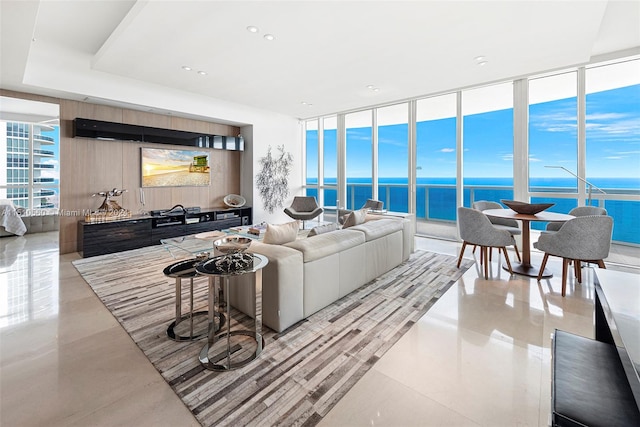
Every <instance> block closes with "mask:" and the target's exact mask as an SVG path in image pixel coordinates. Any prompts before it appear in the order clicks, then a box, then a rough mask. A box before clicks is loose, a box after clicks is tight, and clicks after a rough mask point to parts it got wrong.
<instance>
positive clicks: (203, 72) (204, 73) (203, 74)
mask: <svg viewBox="0 0 640 427" xmlns="http://www.w3.org/2000/svg"><path fill="white" fill-rule="evenodd" d="M198 74H200V75H201V76H206V75H207V72H206V71H198Z"/></svg>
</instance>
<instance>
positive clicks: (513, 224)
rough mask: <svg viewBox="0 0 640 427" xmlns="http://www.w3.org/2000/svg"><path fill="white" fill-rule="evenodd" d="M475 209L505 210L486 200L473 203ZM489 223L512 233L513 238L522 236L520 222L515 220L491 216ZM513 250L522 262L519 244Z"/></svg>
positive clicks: (497, 204)
mask: <svg viewBox="0 0 640 427" xmlns="http://www.w3.org/2000/svg"><path fill="white" fill-rule="evenodd" d="M473 209H477V210H479V211H486V210H487V209H504V206H502V205H501V204H500V203H498V202H489V201H486V200H479V201H477V202H473ZM487 216H488V215H487ZM489 221H491V224H493V226H494V227H496V228H499V229H501V230H507V231H508V232H509V233H511V235H512V236H519V235H520V234H522V230H520V227H519V226H518V221H516V220H515V219H508V218H496V217H493V216H489ZM514 242H515V240H514ZM513 248H514V249H515V250H516V256H517V257H518V261H520V262H522V259H521V258H520V251H518V245H517V243H514V244H513Z"/></svg>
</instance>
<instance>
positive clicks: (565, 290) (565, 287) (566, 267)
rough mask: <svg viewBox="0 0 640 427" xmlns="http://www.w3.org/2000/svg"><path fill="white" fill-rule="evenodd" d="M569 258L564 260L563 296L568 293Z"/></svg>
mask: <svg viewBox="0 0 640 427" xmlns="http://www.w3.org/2000/svg"><path fill="white" fill-rule="evenodd" d="M569 261H571V260H570V259H569V258H562V296H565V294H566V293H567V270H568V269H569Z"/></svg>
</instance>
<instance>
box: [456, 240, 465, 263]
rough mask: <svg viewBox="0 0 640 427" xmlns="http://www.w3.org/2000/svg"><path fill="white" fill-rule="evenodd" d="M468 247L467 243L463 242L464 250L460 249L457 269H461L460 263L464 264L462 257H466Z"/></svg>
mask: <svg viewBox="0 0 640 427" xmlns="http://www.w3.org/2000/svg"><path fill="white" fill-rule="evenodd" d="M466 247H467V242H462V249H460V256H459V257H458V265H457V268H460V263H461V262H462V255H464V249H465V248H466Z"/></svg>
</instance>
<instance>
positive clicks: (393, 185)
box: [377, 103, 409, 212]
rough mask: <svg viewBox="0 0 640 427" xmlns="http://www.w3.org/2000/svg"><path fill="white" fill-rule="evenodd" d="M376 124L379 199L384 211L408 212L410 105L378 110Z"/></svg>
mask: <svg viewBox="0 0 640 427" xmlns="http://www.w3.org/2000/svg"><path fill="white" fill-rule="evenodd" d="M377 123H378V199H379V200H381V201H383V202H384V208H385V209H387V210H390V211H396V212H408V211H409V178H408V176H409V174H408V173H407V167H408V165H409V106H408V104H406V103H404V104H398V105H392V106H390V107H383V108H379V109H378V111H377Z"/></svg>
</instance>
